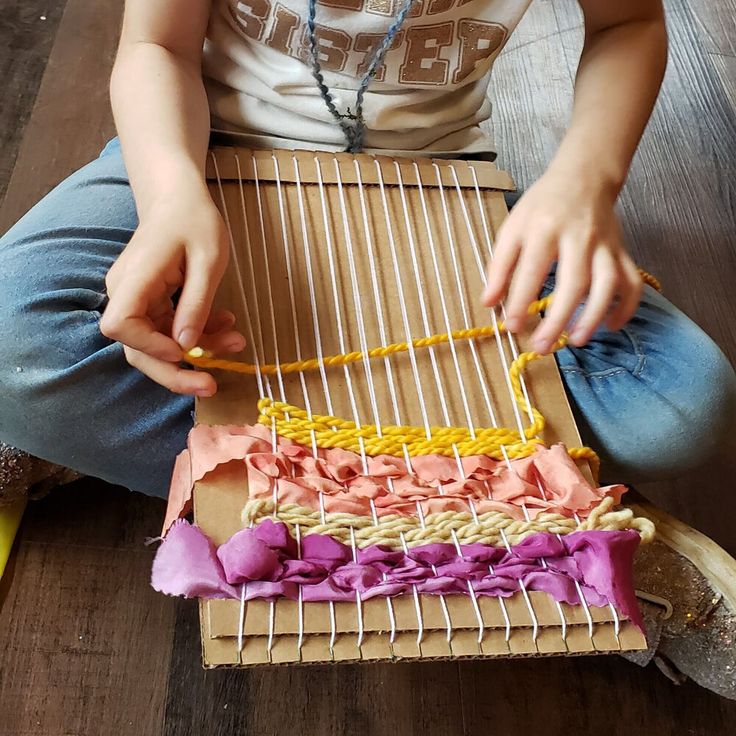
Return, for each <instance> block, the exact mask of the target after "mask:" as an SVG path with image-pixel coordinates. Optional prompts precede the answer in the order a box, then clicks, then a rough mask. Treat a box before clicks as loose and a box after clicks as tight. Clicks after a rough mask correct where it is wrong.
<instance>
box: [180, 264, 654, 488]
mask: <svg viewBox="0 0 736 736" xmlns="http://www.w3.org/2000/svg"><path fill="white" fill-rule="evenodd" d="M639 273H640V275H641V277H642V280H643V281H644V283H646V284H649V285H650V286H652V287H653V288H655V289H657V290H658V291H661V290H662V287H661V285H660V283H659V281H658V280H657V279H656V278H655V277H654V276H652V275H651V274H649V273H647V272H646V271H643V270H642V269H639ZM551 301H552V295H550V296H547V297H544V298H543V299H539V300H537V301H535V302H532V304H531V305H530V306H529V310H528V311H529V314H537V313H539V312H543V311H544V310H545V309H546V308H547V307H548V306H549V304H550V302H551ZM497 324H498V326H497V327H494V326H492V325H485V326H483V327H472V328H468V329H461V330H455V331H454V332H450V333H447V332H443V333H439V334H437V335H429V336H427V337H419V338H416V339H414V340H412V341H411V343H408V342H396V343H391V344H390V345H382V346H379V347H375V348H372V349H370V350H368V351H367V352H365V353H364V352H362V351H359V350H355V351H353V352H350V353H344V354H341V355H332V356H327V357H323V358H322V359H319V358H309V359H307V360H297V361H292V362H286V363H279V364H276V363H267V364H265V365H261V366H256V365H254V364H252V363H245V362H241V361H235V360H223V359H220V358H214V357H213V356H212V355H211V354H209V353H208V352H206V351H205V350H203V349H202V348H193V349H192V350H190V351H188V352H186V353H184V355H183V359H184V360H185V361H186V362H188V363H189V364H191V365H193V366H195V367H197V368H205V369H217V370H224V371H230V372H234V373H244V374H249V375H254V374H255V373H257V372H260V373H261V374H264V375H275V374H278V373H281V374H287V373H299V372H302V371H314V370H319V369H320V368H322V367H324V368H335V367H340V366H346V365H350V364H351V363H357V362H359V361H362V360H364V359H365V358H366V357H367V358H370V359H372V358H385V357H387V356H390V355H395V354H397V353H404V352H407V351H408V350H409V349H410V346H411V347H413V348H417V349H421V348H428V347H431V346H434V345H442V344H444V343H448V342H450V341H462V340H477V339H482V338H487V337H493V336H495V334H496V332H498V333H504V332H506V325H505V323H504V322H503V321H499V322H498V323H497ZM566 343H567V335H565V334H563V336H562V337H561V338H560V339H559V340H558V341H557V343H556V345H555V346H554V348H553V350H559V349H560V348H561V347H563V346H564V345H565V344H566ZM542 357H544V356H543V355H541V354H539V353H536V352H527V353H521V354H520V355H519V356H518V357H517V358H516V359H515V360H514V361H513V363H512V364H511V366H510V367H509V378H510V380H511V385H512V387H513V393H514V399H515V401H516V403H517V404H518V406H519V407H520V408H521V409H522V410H523V411H524V412H527V413H529V414H530V416H531V417H532V418H533V419H532V422H531V424H529V426H528V427H526V428H525V429H524V431H523V433H521V432H519V431H517V430H514V429H506V428H499V427H492V428H475V429H474V431H473V432H471V431H470V430H469V429H465V428H461V427H432V428H431V431H430V435H431V436H430V437H427V434H426V432H425V431H424V429H423V428H421V427H411V426H385V427H381V431H380V433H379V431H378V428H377V427H376V426H375V425H373V424H363V425H360V426H358V425H356V424H355V423H354V422H351V421H348V420H346V419H340V418H339V417H333V416H327V415H319V414H312V415H311V416H310V415H309V414H308V413H307V412H306V411H305V410H304V409H302V408H300V407H297V406H292V405H291V404H287V403H284V402H281V401H273V400H271V399H268V398H262V399H261V400H260V401H259V402H258V410H259V417H258V422H259V423H260V424H263V425H266V426H268V427H272V426H274V425H275V427H276V431H277V433H278V434H279V435H280V436H281V437H285V438H287V439H290V440H293V441H294V442H298V443H299V444H302V445H309V444H311V443H313V442H314V443H316V445H317V447H319V448H322V449H329V448H340V449H343V450H351V451H353V452H363V451H364V452H366V453H367V454H368V455H371V456H375V455H381V454H386V455H399V456H400V455H402V454H403V452H404V448H405V447H406V449H407V450H408V453H409V455H410V456H417V455H430V454H437V455H443V456H445V457H454V456H455V454H456V452H457V453H458V454H459V455H460V456H461V457H467V456H470V455H486V456H488V457H492V458H494V459H496V460H503V459H504V457H505V455H508V457H511V458H522V457H528V456H529V455H531V454H532V453H533V452H534V451H535V449H536V447H537V446H538V445H540V444H542V441H541V440H540V439H539V435H540V434H541V433H542V431H543V430H544V427H545V424H546V422H545V418H544V417H543V416H542V414H541V413H540V412H539V411H538V410H537V409H536V408H535V407H533V406H531V405H530V404H529V403H528V402H527V400H526V398H525V396H524V392H523V390H522V386H521V375H522V373H523V372H524V370H525V369H526V367H527V366H528V365H529V363H531V362H533V361H535V360H539V359H540V358H542ZM504 453H505V454H504ZM568 453H569V455H570V457H572V458H573V459H574V460H587V461H589V462H590V463H591V466H592V469H593V474H594V476H596V477H597V472H598V466H599V459H598V455H597V454H596V453H595V451H594V450H593V449H591V448H590V447H573V448H570V449H568Z"/></svg>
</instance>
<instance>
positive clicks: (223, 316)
mask: <svg viewBox="0 0 736 736" xmlns="http://www.w3.org/2000/svg"><path fill="white" fill-rule="evenodd" d="M234 324H235V315H234V314H233V313H232V312H231V311H230V310H229V309H217V310H214V311H212V312H211V313H210V316H209V318H208V320H207V324H206V325H205V326H204V331H205V332H206V333H208V334H210V335H213V334H214V333H216V332H220V330H224V329H227V328H228V327H232V326H233V325H234Z"/></svg>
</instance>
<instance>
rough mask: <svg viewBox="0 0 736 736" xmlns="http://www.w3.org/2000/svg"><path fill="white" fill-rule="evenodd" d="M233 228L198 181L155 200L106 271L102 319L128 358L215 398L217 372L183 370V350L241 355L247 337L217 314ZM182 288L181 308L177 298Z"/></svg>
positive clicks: (162, 379) (187, 390) (174, 384)
mask: <svg viewBox="0 0 736 736" xmlns="http://www.w3.org/2000/svg"><path fill="white" fill-rule="evenodd" d="M227 242H228V241H227V232H226V229H225V225H224V223H223V221H222V218H221V217H220V214H219V212H218V211H217V209H216V208H215V206H214V204H213V203H212V200H211V199H210V197H209V195H208V194H207V192H206V191H205V190H203V189H202V188H201V187H200V186H199V185H198V186H192V187H180V188H177V191H176V192H174V193H172V194H171V195H170V196H167V197H164V198H162V199H161V200H159V201H158V202H156V203H154V204H152V205H150V206H149V207H148V209H147V210H146V212H145V213H144V214H143V215H142V216H141V222H140V225H139V226H138V229H137V230H136V232H135V234H134V235H133V238H132V239H131V241H130V243H129V244H128V245H127V247H126V248H125V250H124V251H123V253H122V254H121V255H120V257H119V258H118V260H117V261H116V262H115V264H114V265H113V267H112V268H111V269H110V271H109V272H108V275H107V279H106V283H107V291H108V295H109V297H110V301H109V303H108V305H107V308H106V309H105V312H104V314H103V316H102V320H101V322H100V329H101V330H102V332H103V334H104V335H106V336H107V337H109V338H111V339H113V340H118V341H120V342H121V343H123V345H124V346H125V356H126V358H127V360H128V362H129V363H130V364H131V365H132V366H135V367H136V368H138V369H139V370H140V371H142V372H143V373H145V374H146V375H147V376H148V377H149V378H151V379H153V380H154V381H156V382H157V383H160V384H161V385H162V386H166V387H167V388H169V389H171V390H172V391H175V392H176V393H183V394H195V395H197V396H211V395H212V394H214V392H215V391H216V390H217V385H216V383H215V380H214V378H213V377H212V376H210V375H209V374H207V373H202V372H199V371H193V370H187V369H184V368H181V367H180V366H179V363H180V361H181V353H182V348H184V349H189V348H192V347H194V346H195V345H198V344H199V345H202V346H203V347H205V348H207V349H208V350H212V351H213V352H223V351H230V352H238V351H240V350H242V349H243V347H244V346H245V340H244V338H243V336H242V335H241V334H240V333H239V332H236V331H235V330H233V329H232V326H233V324H234V322H235V318H234V316H233V315H232V314H231V313H230V312H225V311H219V312H212V311H211V309H212V300H213V298H214V295H215V291H216V289H217V286H218V284H219V282H220V279H221V278H222V275H223V273H224V271H225V266H226V264H227V260H228V246H227ZM180 289H181V295H180V297H179V301H178V304H177V306H176V309H174V305H173V301H172V297H173V295H174V294H175V293H176V292H177V291H179V290H180Z"/></svg>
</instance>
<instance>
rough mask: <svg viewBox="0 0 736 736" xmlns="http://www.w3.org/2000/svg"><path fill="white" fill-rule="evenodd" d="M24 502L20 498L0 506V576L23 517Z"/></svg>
mask: <svg viewBox="0 0 736 736" xmlns="http://www.w3.org/2000/svg"><path fill="white" fill-rule="evenodd" d="M26 503H27V501H26V499H25V498H21V499H20V500H18V501H16V502H15V503H12V504H10V506H3V507H0V578H1V577H2V576H3V573H4V572H5V566H6V565H7V564H8V559H9V558H10V550H11V549H12V548H13V540H14V539H15V535H16V533H17V532H18V527H19V526H20V520H21V519H22V518H23V512H24V511H25V508H26Z"/></svg>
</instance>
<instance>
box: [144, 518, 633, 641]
mask: <svg viewBox="0 0 736 736" xmlns="http://www.w3.org/2000/svg"><path fill="white" fill-rule="evenodd" d="M638 544H639V534H638V532H636V531H634V530H631V529H628V530H626V531H586V532H573V533H571V534H567V535H565V536H563V537H558V536H557V535H554V534H549V533H546V532H541V533H538V534H534V535H532V536H530V537H528V538H527V539H525V540H524V541H523V542H521V543H520V544H517V545H516V546H514V547H512V548H511V552H509V551H508V550H506V549H505V548H503V547H491V546H488V545H483V544H468V545H461V551H462V556H458V554H457V550H456V549H455V547H454V545H451V544H427V545H424V546H421V547H414V548H413V549H410V550H409V551H408V553H405V552H403V551H401V550H399V551H397V550H389V549H386V548H383V547H379V546H371V547H367V548H365V549H359V550H357V560H353V552H352V548H351V547H348V546H346V545H344V544H342V543H341V542H338V541H337V540H335V539H333V538H332V537H329V536H325V535H320V534H310V535H307V536H305V537H303V538H302V541H301V559H299V558H298V555H297V546H296V540H294V538H293V537H292V536H291V535H290V534H289V530H288V527H287V526H286V525H285V524H284V523H282V522H275V521H273V520H271V519H265V520H264V521H262V522H261V523H259V524H258V525H257V526H255V527H253V528H251V529H241V530H240V531H239V532H237V533H235V534H234V535H233V536H232V537H230V539H228V540H227V542H225V543H224V544H222V545H220V547H219V548H217V549H215V546H214V545H213V544H212V542H211V541H210V540H209V538H208V537H207V536H206V535H205V534H204V533H203V532H202V531H201V529H199V527H197V526H193V525H190V524H189V523H188V522H186V521H184V520H179V521H176V522H175V523H174V525H173V526H172V527H171V529H170V530H169V533H168V534H167V535H166V538H165V539H164V541H163V543H162V544H161V546H160V547H159V549H158V551H157V553H156V557H155V559H154V562H153V571H152V575H151V584H152V585H153V587H154V588H155V589H156V590H158V591H159V592H161V593H166V594H168V595H182V596H185V597H188V598H189V597H203V598H240V590H241V586H242V585H243V584H244V585H245V599H246V600H251V599H253V598H278V597H286V598H291V599H294V600H295V599H297V598H298V590H299V586H301V589H302V597H303V600H305V601H353V600H355V591H356V590H357V591H359V592H360V594H361V597H362V598H363V599H364V600H367V599H369V598H374V597H376V596H395V595H402V594H406V593H411V592H412V590H413V589H414V587H416V589H417V590H418V592H419V593H424V594H434V595H438V594H445V595H451V594H465V595H467V591H468V589H467V583H468V581H470V582H471V583H472V584H473V589H474V590H475V592H476V594H477V595H487V596H496V597H499V596H501V597H508V596H510V595H513V593H515V592H517V591H518V590H519V581H523V582H524V585H525V586H526V588H527V589H528V590H539V591H544V592H546V593H548V594H549V595H551V596H552V597H553V598H554V599H555V600H557V601H560V602H564V603H570V604H573V605H574V604H580V597H579V595H578V590H577V586H576V582H577V583H579V585H580V588H581V589H582V591H583V595H584V596H585V599H586V601H587V602H588V603H589V604H590V605H594V606H605V605H607V604H608V603H612V604H613V605H614V606H615V607H616V608H617V610H618V611H620V612H621V613H623V614H624V615H625V616H627V617H628V618H629V619H631V621H633V622H634V623H635V624H636V625H637V626H639V628H642V620H641V616H640V614H639V608H638V605H637V602H636V596H635V593H634V585H633V572H632V570H633V558H634V552H635V551H636V548H637V546H638ZM542 559H544V561H545V562H546V565H547V566H546V567H544V566H543V565H542V563H541V560H542ZM432 566H434V567H435V569H436V571H437V572H436V574H435V572H434V570H433V569H432ZM489 566H492V568H493V572H491V570H490V567H489Z"/></svg>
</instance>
